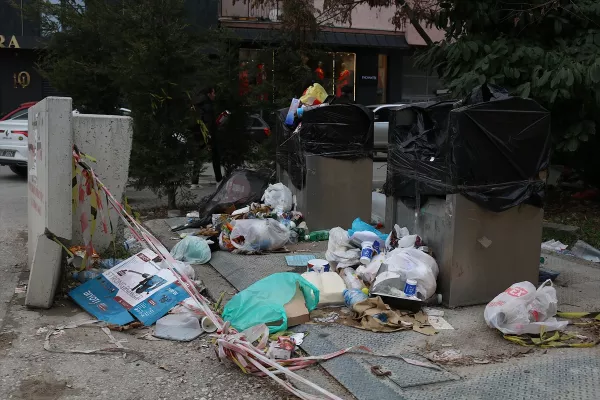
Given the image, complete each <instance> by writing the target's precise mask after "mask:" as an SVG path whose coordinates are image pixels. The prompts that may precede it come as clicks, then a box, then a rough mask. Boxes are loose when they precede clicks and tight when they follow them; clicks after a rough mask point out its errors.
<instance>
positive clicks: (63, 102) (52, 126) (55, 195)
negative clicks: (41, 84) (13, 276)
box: [25, 97, 73, 308]
mask: <svg viewBox="0 0 600 400" xmlns="http://www.w3.org/2000/svg"><path fill="white" fill-rule="evenodd" d="M71 114H72V106H71V99H70V98H64V97H47V98H45V99H44V100H42V101H40V102H39V103H38V104H36V105H35V106H33V107H31V108H30V109H29V138H28V147H29V158H28V165H27V168H28V196H27V197H28V200H27V203H28V228H29V239H28V246H27V247H28V263H29V268H30V270H31V272H30V274H29V285H28V287H27V296H26V297H25V304H26V305H27V306H29V307H41V308H48V307H50V306H51V305H52V302H53V299H54V293H55V290H56V286H57V284H58V281H59V278H60V271H61V255H62V249H61V247H60V246H59V245H58V244H56V243H54V242H52V241H50V240H48V239H46V238H45V236H44V231H45V229H48V230H50V231H51V232H52V233H54V234H55V235H57V236H59V237H61V238H64V239H67V240H69V239H71V234H72V223H71V218H72V217H71V159H72V147H73V135H72V132H71Z"/></svg>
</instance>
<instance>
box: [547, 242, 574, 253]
mask: <svg viewBox="0 0 600 400" xmlns="http://www.w3.org/2000/svg"><path fill="white" fill-rule="evenodd" d="M567 247H569V246H568V245H566V244H564V243H561V242H560V241H559V240H554V239H552V240H548V241H546V242H543V243H542V249H544V250H549V251H555V252H561V251H562V250H566V249H567Z"/></svg>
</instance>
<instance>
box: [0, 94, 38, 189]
mask: <svg viewBox="0 0 600 400" xmlns="http://www.w3.org/2000/svg"><path fill="white" fill-rule="evenodd" d="M35 104H36V102H29V103H23V104H21V105H20V106H19V107H17V108H16V109H15V110H13V111H11V112H9V113H8V114H6V115H5V116H4V117H2V118H0V165H6V166H8V167H9V168H10V170H11V171H12V172H14V173H15V174H17V175H20V176H23V177H26V176H27V136H28V134H29V132H28V130H29V125H28V110H29V108H30V107H32V106H33V105H35Z"/></svg>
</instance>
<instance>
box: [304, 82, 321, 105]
mask: <svg viewBox="0 0 600 400" xmlns="http://www.w3.org/2000/svg"><path fill="white" fill-rule="evenodd" d="M327 96H328V95H327V91H326V90H325V89H324V88H323V86H321V85H320V84H318V83H313V84H312V85H311V86H309V87H308V88H307V89H306V90H305V91H304V94H302V97H300V101H301V102H302V104H307V105H309V106H314V105H318V104H322V103H323V102H325V99H326V98H327Z"/></svg>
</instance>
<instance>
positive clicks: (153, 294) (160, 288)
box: [69, 249, 189, 325]
mask: <svg viewBox="0 0 600 400" xmlns="http://www.w3.org/2000/svg"><path fill="white" fill-rule="evenodd" d="M153 260H157V261H159V262H162V259H161V258H160V257H158V256H157V255H156V253H154V252H153V251H151V250H149V249H145V250H143V251H141V252H140V253H138V254H136V255H134V256H132V257H130V258H128V259H127V260H125V261H124V262H122V263H121V264H118V265H117V266H115V267H113V268H111V269H109V270H107V271H105V272H104V273H103V274H101V275H100V276H99V277H98V279H93V280H90V281H87V282H86V283H83V284H81V285H80V286H78V287H76V288H75V289H73V290H71V291H70V292H69V296H70V297H71V298H72V299H73V300H74V301H75V302H76V303H77V304H79V305H80V306H81V307H82V308H83V309H84V310H86V311H87V312H89V313H90V314H92V315H93V316H95V317H96V318H98V319H100V320H102V321H106V322H108V323H110V324H115V325H126V324H128V323H130V322H133V321H134V317H135V318H137V319H138V320H139V321H141V322H142V323H144V324H145V325H152V324H153V323H154V322H156V321H157V320H158V319H159V318H160V317H162V316H163V315H165V314H166V313H167V312H168V311H169V310H170V309H171V308H173V307H174V306H175V305H177V303H179V302H180V301H182V300H184V299H185V298H187V297H188V296H189V295H188V293H187V292H186V290H185V289H184V288H183V287H182V286H181V285H179V284H177V277H176V276H175V274H174V273H173V272H172V271H171V270H169V269H161V268H160V267H159V266H158V265H157V264H156V263H154V262H153ZM123 304H127V306H128V308H125V306H124V305H123Z"/></svg>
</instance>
